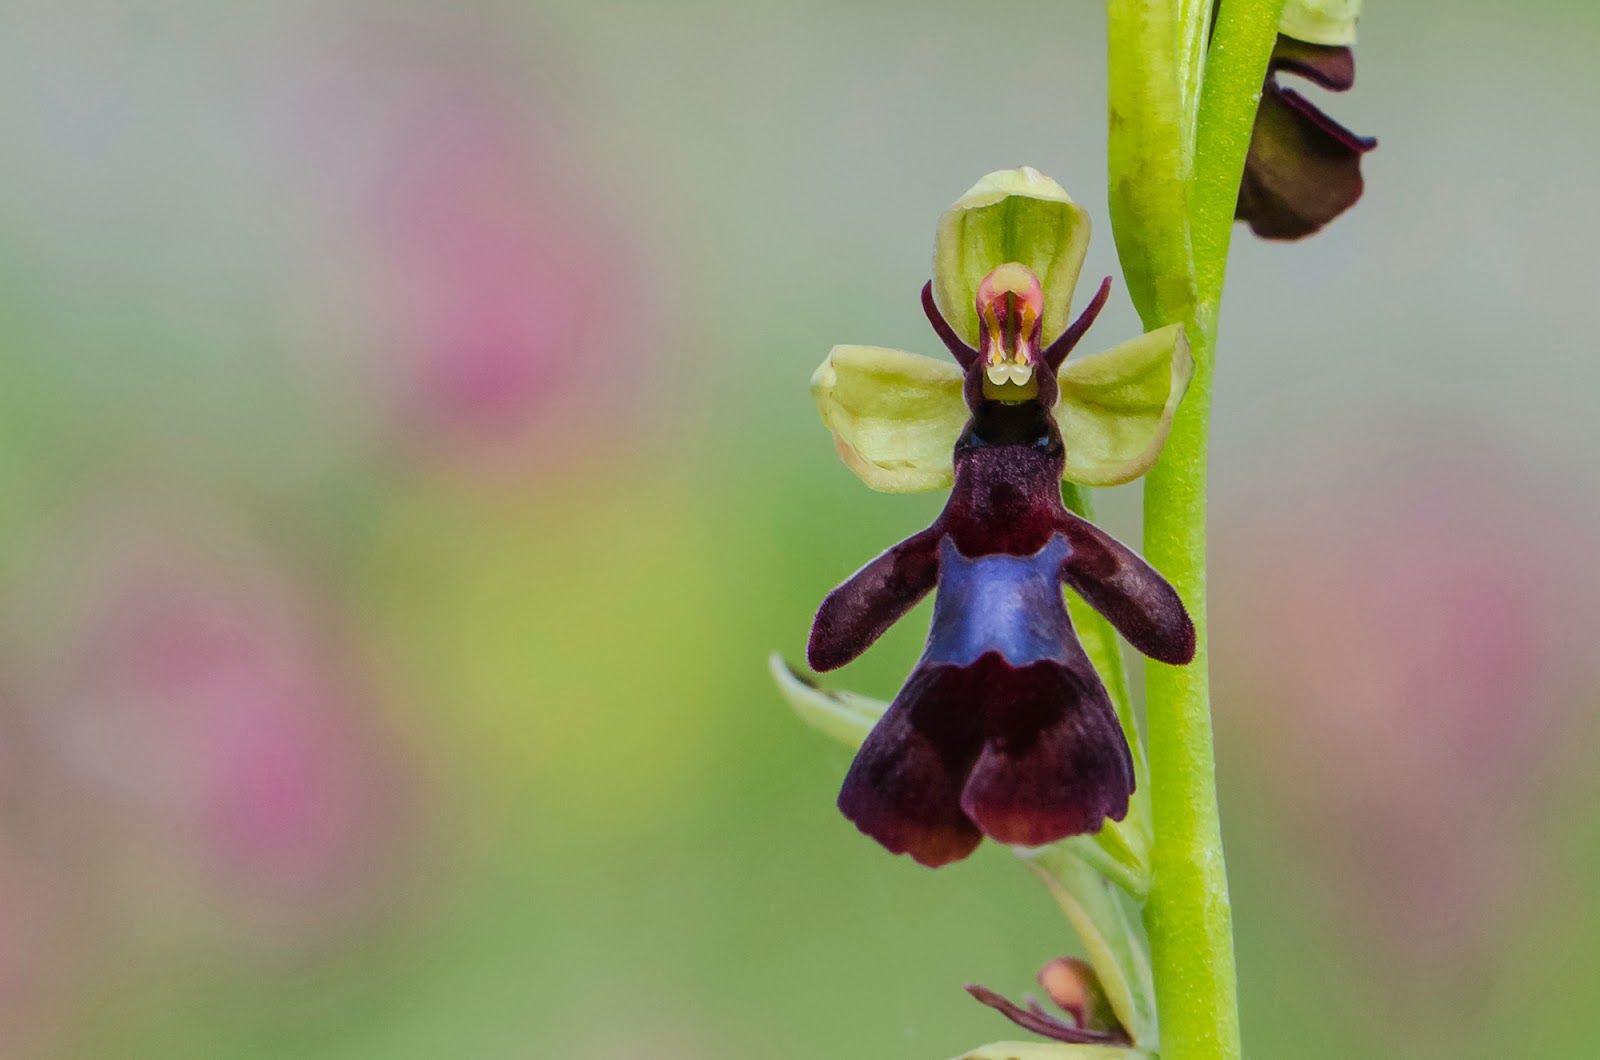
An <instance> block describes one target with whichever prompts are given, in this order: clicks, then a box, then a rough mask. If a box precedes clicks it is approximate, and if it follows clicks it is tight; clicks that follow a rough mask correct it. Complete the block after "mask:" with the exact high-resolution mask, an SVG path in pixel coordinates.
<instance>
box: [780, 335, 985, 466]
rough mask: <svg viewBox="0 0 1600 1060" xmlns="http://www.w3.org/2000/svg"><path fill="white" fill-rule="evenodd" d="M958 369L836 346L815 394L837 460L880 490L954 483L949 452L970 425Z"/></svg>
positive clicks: (816, 379)
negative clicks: (831, 437)
mask: <svg viewBox="0 0 1600 1060" xmlns="http://www.w3.org/2000/svg"><path fill="white" fill-rule="evenodd" d="M962 380H963V377H962V374H961V369H960V368H958V367H957V366H956V365H955V364H954V363H953V362H950V361H936V360H934V359H933V358H931V357H923V356H921V355H920V354H915V353H906V352H905V351H904V350H891V349H885V348H884V347H881V346H835V347H834V348H833V350H832V351H831V352H829V354H828V357H827V360H825V361H823V362H822V364H821V365H820V366H819V367H818V368H817V370H816V372H814V373H813V374H812V376H811V396H812V397H813V398H815V399H816V402H817V411H818V412H819V413H820V414H821V415H822V422H823V424H824V425H825V426H826V427H827V428H828V430H830V431H832V432H833V442H834V447H835V448H837V449H838V450H839V456H840V458H841V459H842V460H843V461H844V462H845V466H847V467H849V468H850V470H851V471H854V472H855V473H856V474H857V475H858V476H860V478H861V481H862V482H865V483H866V484H867V485H868V486H871V487H872V488H873V489H875V490H879V491H881V492H884V493H920V492H923V491H925V490H934V489H945V488H948V487H949V486H950V484H951V482H952V481H954V471H953V469H952V455H951V454H952V450H953V449H954V447H955V444H956V439H957V438H959V437H960V436H961V428H962V427H963V426H965V425H966V422H967V406H966V403H965V401H964V400H963V399H962V396H961V386H962Z"/></svg>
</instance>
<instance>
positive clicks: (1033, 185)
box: [933, 166, 1089, 346]
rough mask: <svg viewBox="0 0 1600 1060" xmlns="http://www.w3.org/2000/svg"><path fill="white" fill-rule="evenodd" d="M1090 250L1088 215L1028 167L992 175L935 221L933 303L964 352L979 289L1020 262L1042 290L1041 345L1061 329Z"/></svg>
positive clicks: (973, 342)
mask: <svg viewBox="0 0 1600 1060" xmlns="http://www.w3.org/2000/svg"><path fill="white" fill-rule="evenodd" d="M1088 250H1089V214H1088V213H1087V212H1086V211H1085V210H1084V209H1083V208H1082V207H1081V206H1079V205H1078V204H1077V203H1075V202H1073V201H1072V199H1071V197H1070V196H1068V195H1067V192H1066V189H1065V188H1063V187H1062V186H1061V185H1060V184H1057V183H1056V182H1055V181H1053V180H1051V179H1050V178H1049V177H1047V176H1045V175H1044V174H1043V173H1040V172H1039V171H1038V170H1037V169H1034V168H1033V167H1032V166H1022V167H1020V168H1018V169H1002V170H997V171H995V172H993V173H990V174H988V175H986V176H985V177H983V178H982V179H981V180H979V181H978V183H976V184H974V185H973V186H972V187H971V188H970V189H969V190H968V191H967V193H966V194H965V195H963V196H961V198H959V199H957V200H956V201H955V203H954V205H952V206H951V207H950V208H949V209H948V210H946V211H945V212H944V216H942V217H940V218H939V231H938V235H937V236H936V237H935V238H934V245H933V297H934V301H935V302H936V303H937V304H938V306H939V312H941V313H942V314H944V318H945V320H947V321H949V322H950V326H951V327H953V328H955V330H956V334H958V335H960V336H961V337H962V338H963V339H965V340H966V342H967V344H968V345H970V346H977V344H978V311H977V304H976V303H977V296H978V285H979V284H980V283H982V282H983V278H984V277H985V276H986V275H988V274H989V271H990V270H991V269H994V268H996V267H997V266H1000V265H1004V264H1006V263H1007V262H1012V261H1015V262H1020V263H1021V264H1023V265H1026V266H1027V267H1028V268H1030V269H1032V270H1033V274H1034V275H1035V276H1037V277H1038V278H1039V284H1040V286H1041V287H1042V288H1043V289H1044V312H1043V314H1042V315H1041V320H1042V331H1041V333H1040V341H1041V342H1042V343H1043V344H1044V345H1046V346H1048V345H1049V344H1050V343H1051V341H1052V340H1054V339H1055V338H1056V337H1058V336H1059V335H1060V334H1061V333H1062V332H1063V331H1065V330H1067V324H1068V323H1069V316H1070V314H1071V311H1072V290H1073V288H1074V287H1076V286H1077V284H1078V273H1079V272H1081V271H1082V269H1083V258H1084V255H1085V254H1087V253H1088Z"/></svg>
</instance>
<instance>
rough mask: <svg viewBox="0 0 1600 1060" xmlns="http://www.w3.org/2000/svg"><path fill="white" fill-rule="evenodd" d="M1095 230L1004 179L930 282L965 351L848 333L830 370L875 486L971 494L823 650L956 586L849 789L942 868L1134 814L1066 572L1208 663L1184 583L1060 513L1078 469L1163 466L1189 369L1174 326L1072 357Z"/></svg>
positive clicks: (1033, 176) (1162, 655)
mask: <svg viewBox="0 0 1600 1060" xmlns="http://www.w3.org/2000/svg"><path fill="white" fill-rule="evenodd" d="M1087 240H1088V223H1087V218H1086V216H1085V215H1084V214H1083V211H1082V210H1081V209H1079V208H1078V207H1077V206H1076V205H1075V204H1074V203H1073V202H1072V201H1071V199H1069V198H1068V197H1067V195H1066V193H1065V191H1063V190H1062V189H1061V188H1060V186H1059V185H1057V184H1055V182H1054V181H1051V180H1049V179H1048V178H1046V177H1043V176H1042V175H1040V174H1039V173H1037V172H1036V171H1034V170H1030V169H1021V170H1012V171H1003V172H1000V173H995V174H990V176H988V177H986V178H984V180H982V181H980V182H979V183H978V185H977V186H975V187H974V188H973V189H972V190H971V191H969V192H968V193H967V195H966V196H964V197H963V198H962V199H961V200H960V201H958V202H957V203H956V205H955V206H954V207H952V209H951V210H950V211H949V212H947V214H946V215H945V218H944V219H943V220H942V222H941V224H940V230H939V237H938V240H937V243H936V251H935V269H934V272H935V276H934V280H933V282H931V283H930V284H929V285H928V287H927V288H925V289H924V292H923V305H924V309H925V311H926V312H927V314H928V318H929V320H930V322H931V323H932V324H933V326H934V329H935V331H936V332H938V334H939V336H940V338H941V339H942V341H943V342H944V344H945V346H946V347H947V348H948V349H949V350H950V352H951V353H952V354H953V355H954V357H955V359H956V361H957V364H956V365H949V364H948V363H947V362H938V361H932V360H929V359H927V358H923V357H918V356H916V355H914V354H907V353H901V352H899V351H893V350H882V349H877V348H874V347H852V346H842V347H835V349H834V350H833V352H832V353H831V354H830V355H829V357H828V360H827V361H826V362H824V364H823V365H822V367H821V368H819V369H818V371H817V373H816V376H815V378H814V379H813V382H812V386H813V391H814V393H815V394H816V397H817V400H818V404H819V407H820V408H821V411H822V415H823V420H824V422H825V423H827V424H828V426H829V427H830V428H831V429H832V430H833V431H834V435H835V443H836V445H837V447H838V449H839V452H840V454H841V455H842V456H843V457H844V459H845V462H846V463H847V464H848V465H849V466H850V467H851V468H852V469H853V470H855V471H856V472H857V473H858V474H859V475H860V476H861V477H862V478H863V480H865V481H866V482H867V483H868V484H869V485H871V486H873V487H875V488H878V489H886V490H895V491H899V490H914V489H928V488H937V487H939V486H941V485H946V484H950V485H952V486H953V488H952V491H951V494H950V499H949V501H948V503H947V504H946V505H945V508H944V511H943V512H942V513H941V514H940V515H939V517H938V518H937V519H936V520H935V521H934V523H933V525H932V526H930V527H928V528H927V529H926V530H923V531H921V532H920V533H917V534H914V535H912V536H911V537H909V538H907V539H906V540H905V541H902V542H901V543H900V544H898V545H896V546H894V547H893V548H891V549H889V550H888V551H887V552H885V553H884V554H883V555H881V556H879V557H878V558H877V559H875V560H873V561H872V562H871V563H869V564H867V565H866V566H865V567H863V568H862V569H861V570H860V571H858V572H857V573H856V574H855V575H854V576H853V577H851V578H850V579H849V580H848V581H846V582H845V583H844V584H843V585H841V586H839V587H838V588H837V589H835V590H834V591H833V592H832V593H831V594H829V596H828V598H827V599H826V600H825V601H824V602H823V604H822V607H821V609H820V610H819V611H818V613H817V617H816V621H815V623H814V625H813V627H812V631H811V639H810V644H809V646H808V649H807V658H808V661H809V662H810V663H811V665H812V666H813V667H814V668H815V669H818V670H830V669H833V668H835V667H838V666H842V665H844V664H845V663H847V662H849V661H851V660H852V659H854V658H855V657H856V656H858V655H859V654H861V653H862V652H863V651H865V650H866V649H867V648H868V647H869V646H870V645H871V644H872V643H873V642H874V641H875V640H876V639H877V638H878V637H879V636H880V635H882V634H883V632H884V631H885V630H887V629H888V628H889V627H890V626H891V625H893V624H894V623H895V622H896V621H898V620H899V619H900V618H901V617H902V616H903V615H904V614H905V613H906V612H907V611H908V610H910V608H911V607H912V606H913V605H914V604H915V603H916V602H917V601H918V600H920V599H921V598H922V597H923V596H925V595H926V594H927V593H928V592H930V591H932V590H934V589H935V588H937V595H936V598H935V602H934V617H933V625H932V629H931V631H930V633H929V636H928V642H927V647H926V649H925V651H924V653H923V656H922V659H921V661H920V662H919V663H918V664H917V666H916V668H915V669H914V670H913V671H912V673H911V675H910V677H909V678H908V679H907V681H906V683H905V685H904V687H903V688H902V689H901V691H900V694H899V695H898V696H897V697H896V698H895V700H894V702H893V703H892V704H890V706H889V707H888V710H887V712H886V713H885V714H884V715H883V717H882V718H881V720H879V721H878V722H877V724H876V725H875V726H874V727H873V729H872V731H871V734H870V735H869V736H868V737H867V739H866V741H865V743H864V744H863V745H862V747H861V750H860V751H859V753H858V754H857V755H856V759H855V762H854V764H853V765H852V766H851V768H850V772H849V775H848V776H847V777H846V779H845V782H844V787H843V790H842V791H841V793H840V796H839V808H840V809H841V810H842V811H843V813H844V814H845V816H846V817H848V818H849V819H850V820H852V821H853V822H854V823H855V824H856V826H857V827H858V828H860V829H861V831H862V832H864V833H866V834H867V835H868V836H870V837H872V838H873V839H875V840H877V841H878V842H879V843H881V844H882V845H883V846H885V847H886V848H887V849H889V850H891V851H893V852H895V853H909V854H910V855H911V856H912V857H913V858H915V859H916V860H917V861H919V862H921V863H923V864H925V865H930V866H937V865H943V864H946V863H948V862H951V861H956V860H959V859H961V858H964V857H966V856H967V855H968V854H970V853H971V852H972V850H973V848H974V847H976V846H977V845H978V843H979V842H980V840H981V839H982V837H983V836H984V835H988V836H990V837H991V838H994V839H997V840H1000V841H1002V842H1005V843H1011V844H1017V845H1022V846H1037V845H1041V844H1044V843H1049V842H1053V841H1055V840H1058V839H1062V838H1064V837H1067V836H1071V835H1078V834H1082V833H1087V832H1094V831H1097V830H1098V829H1099V828H1100V827H1101V825H1102V824H1103V823H1104V822H1105V821H1106V820H1107V819H1108V818H1109V819H1112V820H1120V819H1121V818H1122V817H1123V816H1124V814H1126V812H1127V809H1128V800H1129V797H1130V796H1131V794H1132V792H1133V788H1134V771H1133V761H1132V757H1131V755H1130V753H1129V749H1128V743H1127V740H1126V738H1125V736H1124V734H1123V731H1122V727H1121V724H1120V723H1119V721H1118V718H1117V715H1116V712H1115V711H1114V709H1113V707H1112V704H1111V701H1110V698H1109V696H1108V695H1107V693H1106V690H1105V687H1104V685H1103V684H1102V682H1101V680H1100V677H1099V675H1098V674H1097V673H1096V672H1095V669H1094V666H1093V665H1092V664H1091V663H1090V661H1089V659H1088V657H1087V656H1086V655H1085V654H1084V651H1083V649H1082V647H1081V646H1080V645H1079V643H1078V639H1077V636H1076V635H1075V633H1074V631H1073V627H1072V622H1071V620H1070V618H1069V617H1068V614H1067V610H1066V607H1065V603H1064V600H1063V597H1062V586H1063V584H1065V585H1067V586H1070V587H1071V588H1072V589H1073V590H1075V591H1076V592H1077V593H1078V594H1079V595H1080V596H1082V597H1083V598H1084V599H1085V600H1086V601H1088V603H1089V604H1091V605H1092V606H1093V607H1095V608H1096V609H1097V610H1098V611H1100V612H1101V614H1103V615H1104V616H1105V617H1106V619H1107V620H1109V621H1110V622H1111V623H1112V625H1114V626H1115V627H1116V628H1117V629H1118V630H1119V631H1120V632H1121V633H1122V634H1123V635H1124V636H1125V637H1126V638H1127V639H1128V640H1129V641H1130V642H1131V643H1132V644H1133V645H1134V646H1135V647H1137V648H1139V649H1140V650H1141V651H1144V652H1145V653H1147V654H1149V655H1151V656H1153V657H1155V658H1157V659H1160V660H1162V661H1165V662H1170V663H1185V662H1188V661H1189V660H1190V658H1192V657H1193V654H1194V628H1193V625H1192V624H1191V623H1190V621H1189V617H1188V615H1187V613H1186V612H1185V611H1184V608H1183V603H1182V601H1181V600H1180V599H1179V598H1178V595H1177V593H1176V592H1174V591H1173V589H1172V587H1171V586H1170V585H1168V584H1167V582H1166V581H1165V580H1164V579H1163V578H1162V577H1161V576H1160V575H1159V574H1158V573H1156V571H1155V570H1153V569H1152V568H1151V567H1150V566H1149V565H1148V564H1146V563H1145V562H1144V561H1143V560H1141V559H1140V558H1139V557H1138V556H1137V555H1135V554H1134V553H1133V552H1132V551H1131V550H1129V549H1128V548H1126V547H1125V546H1123V545H1122V544H1120V543H1119V542H1117V541H1116V540H1114V539H1113V538H1111V537H1110V536H1109V535H1107V534H1106V533H1105V532H1104V531H1102V530H1100V529H1098V528H1097V527H1095V526H1093V525H1092V524H1090V523H1088V522H1086V521H1085V520H1083V519H1081V518H1079V517H1078V516H1076V515H1074V514H1073V513H1072V512H1070V511H1068V510H1067V508H1066V507H1065V506H1064V504H1063V503H1062V495H1061V483H1062V479H1063V477H1065V478H1068V479H1071V480H1075V481H1078V482H1083V483H1088V484H1094V485H1105V484H1111V483H1115V482H1125V481H1128V480H1129V479H1131V478H1133V477H1135V476H1137V475H1139V474H1141V473H1142V472H1143V471H1144V470H1146V469H1148V468H1149V466H1150V465H1151V464H1153V463H1154V461H1155V458H1156V456H1157V455H1158V454H1159V452H1160V448H1161V445H1162V443H1163V442H1164V440H1165V437H1166V432H1167V428H1168V425H1169V424H1170V420H1171V415H1172V411H1173V409H1174V408H1175V407H1176V404H1177V401H1178V400H1179V398H1181V396H1182V393H1183V390H1184V387H1185V385H1186V384H1187V381H1188V375H1189V371H1190V361H1189V357H1188V349H1187V346H1186V344H1185V343H1184V340H1183V335H1182V330H1181V329H1180V328H1178V327H1176V326H1173V327H1168V328H1163V329H1160V330H1158V331H1155V332H1151V333H1150V334H1148V335H1145V336H1142V337H1140V338H1138V339H1135V340H1133V341H1132V342H1129V343H1125V344H1123V345H1122V346H1120V347H1117V348H1116V349H1113V350H1110V351H1107V352H1106V353H1104V354H1101V355H1098V356H1096V357H1090V358H1083V359H1079V360H1077V361H1074V362H1072V363H1071V364H1070V365H1068V366H1066V367H1063V362H1064V361H1065V360H1066V357H1067V354H1068V353H1069V352H1071V349H1072V347H1073V346H1074V345H1075V344H1076V343H1077V341H1078V340H1079V339H1080V338H1081V337H1082V335H1083V332H1084V331H1085V330H1086V329H1087V328H1088V326H1089V324H1090V323H1091V322H1092V321H1093V319H1094V316H1095V315H1096V314H1097V313H1098V312H1099V309H1100V307H1101V306H1102V305H1103V304H1104V301H1105V298H1106V294H1107V291H1108V289H1109V281H1108V282H1107V284H1105V285H1102V287H1101V289H1100V291H1099V293H1098V294H1097V295H1096V297H1095V299H1094V300H1093V301H1092V302H1091V303H1090V305H1089V307H1088V309H1087V310H1086V311H1085V312H1084V314H1083V315H1082V316H1080V317H1079V318H1078V320H1077V321H1076V322H1075V323H1073V324H1072V325H1071V326H1070V327H1068V326H1067V324H1066V320H1067V313H1068V309H1069V304H1070V300H1071V294H1072V288H1073V286H1074V285H1075V282H1076V279H1077V275H1078V272H1079V270H1080V269H1081V267H1082V262H1083V256H1084V251H1085V249H1086V245H1087Z"/></svg>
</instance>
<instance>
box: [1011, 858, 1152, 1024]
mask: <svg viewBox="0 0 1600 1060" xmlns="http://www.w3.org/2000/svg"><path fill="white" fill-rule="evenodd" d="M1023 860H1024V861H1025V862H1026V863H1027V865H1028V867H1029V868H1031V869H1033V871H1034V875H1036V876H1038V878H1039V879H1040V880H1041V881H1043V883H1044V885H1045V887H1046V888H1048V889H1049V891H1050V894H1051V896H1052V897H1054V898H1055V900H1056V904H1057V905H1059V906H1060V907H1061V912H1062V913H1063V914H1065V916H1066V918H1067V921H1068V923H1070V924H1071V925H1072V930H1073V931H1075V932H1077V934H1078V938H1079V939H1080V940H1081V941H1082V942H1083V947H1084V951H1085V956H1087V957H1088V959H1089V963H1090V964H1091V965H1092V966H1093V967H1094V971H1095V974H1096V975H1098V976H1099V977H1100V987H1101V989H1103V990H1104V991H1105V993H1106V998H1107V1000H1109V1001H1110V1002H1111V1009H1112V1011H1113V1012H1115V1013H1116V1016H1117V1021H1118V1022H1119V1023H1121V1024H1122V1026H1123V1027H1125V1028H1127V1031H1128V1033H1129V1034H1130V1035H1131V1036H1132V1037H1133V1040H1134V1041H1135V1042H1136V1043H1139V1044H1143V1045H1148V1044H1150V1043H1152V1042H1154V1041H1155V1040H1156V1034H1157V1029H1156V1028H1157V1025H1156V1011H1155V987H1154V985H1153V984H1152V982H1151V977H1150V960H1149V957H1148V956H1146V954H1145V952H1144V948H1143V946H1142V944H1141V943H1140V941H1139V938H1138V936H1137V935H1135V934H1134V931H1133V927H1132V925H1131V924H1130V923H1129V921H1128V917H1127V913H1126V911H1125V910H1124V908H1123V905H1122V901H1121V899H1119V898H1118V897H1117V894H1116V892H1115V891H1113V890H1112V889H1111V888H1112V885H1111V884H1110V883H1109V882H1108V881H1107V880H1106V879H1105V878H1104V877H1103V876H1101V875H1100V874H1099V873H1098V872H1096V871H1095V870H1094V868H1093V867H1091V866H1090V865H1089V864H1087V863H1086V862H1084V861H1083V860H1082V859H1081V858H1080V857H1078V856H1077V855H1076V854H1074V853H1073V852H1071V851H1070V850H1068V849H1067V848H1066V847H1064V846H1062V845H1061V844H1056V845H1055V846H1050V847H1044V848H1041V849H1040V850H1038V851H1035V852H1033V853H1032V854H1031V855H1030V856H1027V857H1024V859H1023Z"/></svg>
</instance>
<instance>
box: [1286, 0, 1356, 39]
mask: <svg viewBox="0 0 1600 1060" xmlns="http://www.w3.org/2000/svg"><path fill="white" fill-rule="evenodd" d="M1360 18H1361V0H1287V2H1286V3H1285V4H1284V5H1283V17H1282V18H1280V19H1279V20H1278V32H1279V33H1282V34H1283V35H1284V36H1285V37H1293V38H1294V39H1295V40H1303V41H1306V42H1308V43H1311V44H1326V45H1350V44H1354V43H1355V42H1356V21H1357V20H1358V19H1360Z"/></svg>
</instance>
